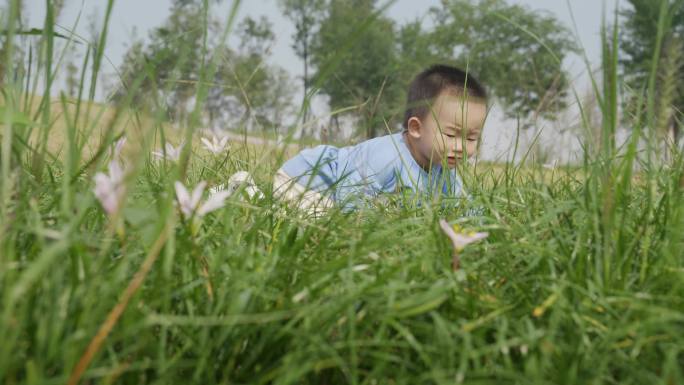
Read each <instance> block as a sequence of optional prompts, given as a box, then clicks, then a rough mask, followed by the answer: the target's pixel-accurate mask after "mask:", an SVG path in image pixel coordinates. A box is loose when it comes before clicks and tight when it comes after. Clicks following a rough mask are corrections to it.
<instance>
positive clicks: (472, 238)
mask: <svg viewBox="0 0 684 385" xmlns="http://www.w3.org/2000/svg"><path fill="white" fill-rule="evenodd" d="M439 226H440V227H441V228H442V231H444V234H446V236H447V237H449V239H450V240H451V244H452V245H453V246H454V253H453V259H452V262H451V266H452V267H453V269H454V271H456V270H458V269H459V268H460V266H461V259H460V257H459V253H460V252H461V251H463V249H464V248H465V247H466V246H468V245H469V244H471V243H473V242H477V241H479V240H482V239H485V238H487V236H488V235H489V233H475V232H468V233H465V232H463V231H462V230H461V228H460V227H459V226H458V225H454V227H451V226H449V223H448V222H447V221H445V220H444V219H440V220H439Z"/></svg>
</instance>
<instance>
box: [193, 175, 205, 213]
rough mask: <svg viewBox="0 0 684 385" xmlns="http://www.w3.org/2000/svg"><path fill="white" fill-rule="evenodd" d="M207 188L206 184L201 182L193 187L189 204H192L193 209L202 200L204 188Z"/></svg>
mask: <svg viewBox="0 0 684 385" xmlns="http://www.w3.org/2000/svg"><path fill="white" fill-rule="evenodd" d="M206 186H207V182H205V181H201V182H199V183H198V184H197V186H195V189H194V190H192V196H191V197H190V202H191V203H192V208H193V209H195V208H197V206H198V205H199V203H200V200H202V193H203V192H204V188H205V187H206Z"/></svg>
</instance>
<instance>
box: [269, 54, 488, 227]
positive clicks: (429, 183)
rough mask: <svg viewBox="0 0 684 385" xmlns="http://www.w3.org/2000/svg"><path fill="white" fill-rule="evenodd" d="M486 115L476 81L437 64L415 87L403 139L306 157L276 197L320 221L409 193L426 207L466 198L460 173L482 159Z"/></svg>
mask: <svg viewBox="0 0 684 385" xmlns="http://www.w3.org/2000/svg"><path fill="white" fill-rule="evenodd" d="M486 115H487V93H486V91H485V89H484V87H482V86H481V85H480V84H479V83H478V81H477V80H475V79H474V78H473V77H472V76H471V75H469V74H466V73H465V72H463V71H461V70H460V69H458V68H454V67H450V66H446V65H434V66H432V67H430V68H428V69H427V70H425V71H423V72H421V73H420V74H418V75H417V76H416V77H415V78H414V79H413V81H412V82H411V85H410V86H409V90H408V97H407V103H406V111H405V116H404V122H403V126H404V130H403V132H401V133H397V134H392V135H386V136H383V137H379V138H374V139H370V140H367V141H365V142H362V143H359V144H357V145H354V146H349V147H343V148H336V147H333V146H327V145H321V146H317V147H314V148H311V149H306V150H303V151H302V152H300V153H299V154H298V155H296V156H295V157H294V158H292V159H290V160H288V161H287V162H285V164H283V166H282V167H281V168H280V170H278V172H277V174H276V176H275V179H274V193H275V195H276V196H277V197H279V198H280V199H283V200H286V201H288V202H291V203H294V204H296V205H297V206H298V207H300V208H301V209H304V210H305V211H307V212H308V213H310V214H313V215H317V214H320V213H323V212H325V211H326V210H327V209H328V208H330V207H332V206H333V205H341V206H342V207H344V208H355V207H358V206H359V205H360V204H361V205H362V202H363V200H364V199H366V198H371V199H372V198H375V197H377V196H378V195H379V194H381V193H391V192H400V191H405V190H407V189H408V191H409V192H411V193H412V194H415V195H416V196H417V198H418V199H419V201H420V197H421V195H423V196H426V197H435V196H438V195H440V194H441V195H445V196H451V197H459V196H465V192H464V191H463V186H462V182H461V179H460V178H459V176H458V175H457V174H456V171H455V167H456V165H457V164H458V163H459V162H461V161H463V160H464V159H465V158H467V157H470V156H472V155H474V154H475V151H476V150H477V144H478V141H479V138H480V133H481V132H482V127H483V125H484V121H485V117H486Z"/></svg>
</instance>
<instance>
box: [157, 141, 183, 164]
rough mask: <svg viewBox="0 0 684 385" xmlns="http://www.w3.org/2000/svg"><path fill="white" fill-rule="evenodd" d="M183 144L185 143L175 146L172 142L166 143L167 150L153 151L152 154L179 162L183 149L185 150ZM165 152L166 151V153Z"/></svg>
mask: <svg viewBox="0 0 684 385" xmlns="http://www.w3.org/2000/svg"><path fill="white" fill-rule="evenodd" d="M183 145H184V143H181V144H179V145H178V147H173V146H172V145H171V143H166V145H165V146H164V149H165V150H166V151H162V150H157V151H153V152H152V155H154V156H156V157H157V158H158V159H164V158H166V159H169V160H172V161H174V162H177V161H178V159H180V155H181V151H182V150H183ZM164 153H166V155H164Z"/></svg>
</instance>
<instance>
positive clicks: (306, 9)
mask: <svg viewBox="0 0 684 385" xmlns="http://www.w3.org/2000/svg"><path fill="white" fill-rule="evenodd" d="M279 4H280V6H281V8H282V9H283V13H284V14H285V16H286V17H287V18H289V19H290V20H291V21H292V22H293V23H294V25H295V33H294V35H293V36H292V39H293V43H292V49H293V50H294V52H295V54H296V55H297V56H298V57H299V58H300V59H302V62H303V64H304V76H302V83H303V84H302V86H303V89H304V90H303V92H304V93H303V99H302V108H303V112H302V115H303V116H302V122H303V123H306V122H307V120H308V114H309V110H310V108H309V105H308V94H309V62H310V61H311V57H310V56H311V45H312V43H313V38H314V36H315V30H316V27H317V25H318V23H319V22H320V17H321V14H322V12H323V6H324V5H325V0H280V1H279Z"/></svg>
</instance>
